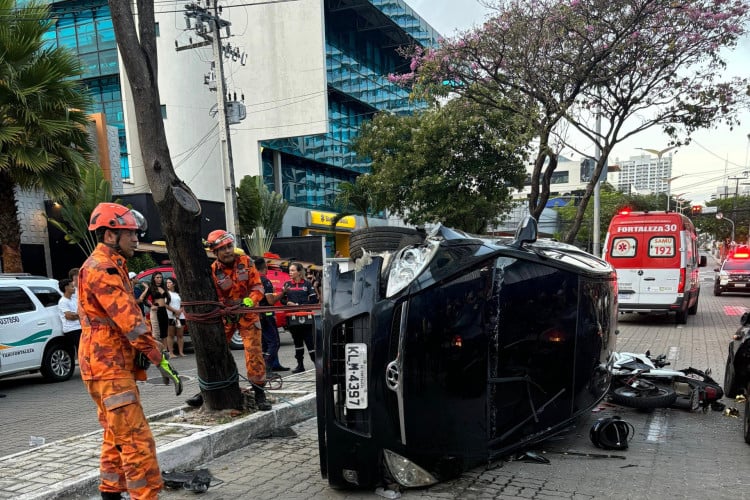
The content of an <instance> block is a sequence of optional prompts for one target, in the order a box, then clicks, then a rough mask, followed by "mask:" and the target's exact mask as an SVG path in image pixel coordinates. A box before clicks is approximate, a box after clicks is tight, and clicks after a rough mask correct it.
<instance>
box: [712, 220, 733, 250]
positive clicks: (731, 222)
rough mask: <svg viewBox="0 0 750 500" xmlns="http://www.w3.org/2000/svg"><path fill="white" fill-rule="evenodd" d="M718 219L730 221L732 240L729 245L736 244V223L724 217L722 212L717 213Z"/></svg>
mask: <svg viewBox="0 0 750 500" xmlns="http://www.w3.org/2000/svg"><path fill="white" fill-rule="evenodd" d="M716 218H717V219H719V220H725V221H728V222H729V223H730V224H731V225H732V240H731V241H730V242H729V244H730V245H731V244H733V243H734V221H733V220H732V219H730V218H729V217H724V214H723V213H721V212H716Z"/></svg>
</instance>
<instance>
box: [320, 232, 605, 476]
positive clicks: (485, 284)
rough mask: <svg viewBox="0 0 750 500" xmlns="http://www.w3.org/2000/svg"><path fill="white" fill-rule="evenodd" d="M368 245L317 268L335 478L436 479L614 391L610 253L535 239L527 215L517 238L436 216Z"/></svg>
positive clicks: (325, 452) (323, 436)
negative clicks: (401, 236) (444, 223)
mask: <svg viewBox="0 0 750 500" xmlns="http://www.w3.org/2000/svg"><path fill="white" fill-rule="evenodd" d="M370 243H372V244H373V247H372V248H371V247H370V246H368V245H370ZM399 246H400V245H399ZM364 248H365V249H366V250H368V252H367V253H366V254H365V255H364V256H363V257H362V258H360V259H359V260H358V261H357V262H356V264H357V265H356V266H354V268H353V269H352V270H350V271H346V272H342V271H341V270H340V269H339V266H338V263H333V264H331V266H330V267H329V268H328V269H326V271H325V272H324V283H323V288H324V290H327V292H326V300H325V301H324V303H323V314H322V325H321V327H320V329H318V331H317V339H316V350H317V353H318V355H317V357H316V382H317V384H316V387H317V415H318V419H317V421H318V439H319V447H320V467H321V473H322V474H323V476H324V477H327V478H328V482H329V483H330V485H331V486H333V487H336V488H367V489H371V488H374V487H375V486H377V485H381V484H383V483H393V482H397V483H399V484H400V485H401V486H404V487H425V486H428V485H430V484H433V483H435V482H437V481H442V480H445V479H448V478H451V477H454V476H456V475H459V474H461V473H462V472H463V471H466V470H468V469H470V468H472V467H475V466H477V465H479V464H487V463H489V462H491V461H493V460H496V459H499V458H501V457H503V456H507V455H509V454H511V453H512V452H515V451H517V450H519V449H523V448H526V447H529V446H531V445H533V444H535V443H537V442H539V441H542V440H544V439H546V438H548V437H550V436H552V435H554V434H556V433H559V432H560V431H562V430H563V429H564V428H566V427H567V426H569V425H570V424H571V422H572V420H573V419H575V418H576V417H578V416H581V415H584V414H587V413H588V412H589V411H590V410H591V409H592V408H594V407H595V406H596V405H597V404H598V402H599V401H601V399H602V398H603V397H604V395H605V394H606V393H607V391H608V389H609V385H610V380H611V373H610V370H609V362H610V358H611V354H612V352H613V351H614V346H615V332H616V327H617V292H616V290H617V289H616V284H617V275H616V272H615V270H614V268H613V267H612V266H611V265H610V264H608V263H607V262H605V261H604V260H602V259H600V258H598V257H596V256H593V255H591V254H588V253H586V252H583V251H582V250H580V249H578V248H576V247H573V246H571V245H566V244H563V243H559V242H555V241H551V240H539V241H537V226H536V221H535V220H534V219H533V218H530V217H529V218H527V219H526V220H525V221H524V222H523V223H522V225H521V226H520V227H519V230H518V233H517V236H516V238H515V239H510V238H508V239H501V240H499V239H497V238H480V237H476V236H471V235H467V234H465V233H462V232H460V231H455V230H451V229H448V228H445V227H438V228H437V229H436V230H435V231H433V232H432V233H431V234H430V235H428V236H426V237H424V238H423V239H422V243H420V244H413V243H412V244H409V245H407V246H405V247H404V248H402V249H400V250H397V251H387V252H381V253H370V252H380V250H381V249H380V248H377V244H376V242H375V241H372V242H369V241H368V242H367V243H366V244H365V245H364Z"/></svg>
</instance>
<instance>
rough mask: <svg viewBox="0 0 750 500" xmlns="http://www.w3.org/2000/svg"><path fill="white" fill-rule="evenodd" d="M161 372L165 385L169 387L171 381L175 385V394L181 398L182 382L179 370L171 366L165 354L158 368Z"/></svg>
mask: <svg viewBox="0 0 750 500" xmlns="http://www.w3.org/2000/svg"><path fill="white" fill-rule="evenodd" d="M156 367H157V368H158V369H159V371H160V372H161V378H162V379H163V380H164V385H169V381H170V380H171V381H172V382H173V383H174V394H175V396H179V395H180V394H182V380H180V375H179V373H177V370H175V369H174V367H173V366H172V365H170V364H169V357H168V356H167V355H165V354H162V356H161V362H160V363H159V364H158V365H157V366H156Z"/></svg>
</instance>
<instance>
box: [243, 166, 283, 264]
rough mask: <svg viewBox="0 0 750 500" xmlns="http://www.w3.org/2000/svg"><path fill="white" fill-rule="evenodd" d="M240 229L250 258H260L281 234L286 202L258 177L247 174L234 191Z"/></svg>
mask: <svg viewBox="0 0 750 500" xmlns="http://www.w3.org/2000/svg"><path fill="white" fill-rule="evenodd" d="M237 196H238V199H237V211H238V216H239V219H240V230H241V231H242V234H243V236H244V238H245V243H246V244H247V246H248V249H249V250H250V253H251V254H252V255H257V256H260V255H263V254H264V253H266V252H267V251H268V249H269V248H271V243H273V239H274V238H275V237H276V235H277V234H278V233H279V231H281V228H282V226H283V223H284V215H285V214H286V211H287V210H288V209H289V202H288V201H286V200H285V199H284V197H283V196H282V195H281V193H276V192H274V191H271V190H270V189H268V186H266V184H265V183H264V182H263V177H261V176H259V175H254V176H249V175H246V176H245V177H243V178H242V180H241V181H240V187H239V189H238V190H237Z"/></svg>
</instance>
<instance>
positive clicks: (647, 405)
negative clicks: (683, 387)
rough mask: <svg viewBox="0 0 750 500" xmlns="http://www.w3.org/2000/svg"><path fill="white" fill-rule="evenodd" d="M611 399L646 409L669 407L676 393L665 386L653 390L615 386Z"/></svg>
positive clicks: (624, 404) (631, 406)
mask: <svg viewBox="0 0 750 500" xmlns="http://www.w3.org/2000/svg"><path fill="white" fill-rule="evenodd" d="M611 396H612V401H614V402H615V403H617V404H620V405H623V406H627V407H629V408H637V409H641V410H647V409H652V408H669V407H670V406H672V403H674V402H675V400H676V399H677V393H676V392H675V391H674V390H673V389H669V388H666V387H656V389H655V390H653V391H649V392H645V391H637V390H635V389H633V388H632V387H628V386H623V387H617V388H615V389H614V390H613V391H612V392H611Z"/></svg>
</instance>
